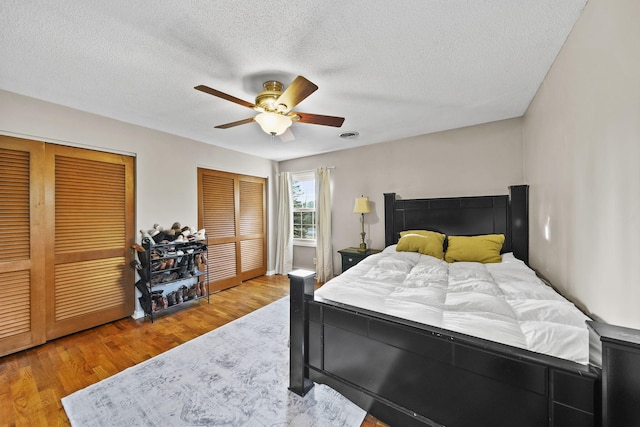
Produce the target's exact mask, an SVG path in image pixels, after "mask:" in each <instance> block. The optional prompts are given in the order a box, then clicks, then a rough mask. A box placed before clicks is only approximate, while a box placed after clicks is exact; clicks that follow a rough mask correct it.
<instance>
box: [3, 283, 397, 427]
mask: <svg viewBox="0 0 640 427" xmlns="http://www.w3.org/2000/svg"><path fill="white" fill-rule="evenodd" d="M288 294H289V280H288V278H287V277H286V276H262V277H259V278H256V279H253V280H249V281H247V282H244V283H243V284H242V285H240V286H236V287H235V288H232V289H228V290H225V291H222V292H219V293H216V294H212V295H211V302H210V304H207V302H206V300H200V301H197V302H195V303H191V304H188V305H185V306H184V307H179V308H177V309H175V310H172V311H170V312H168V313H167V314H166V315H163V316H161V317H158V318H156V319H155V321H154V323H151V322H150V321H149V320H148V319H147V320H145V319H141V320H134V319H131V318H125V319H121V320H118V321H116V322H112V323H108V324H106V325H102V326H98V327H95V328H92V329H89V330H87V331H83V332H79V333H76V334H73V335H69V336H66V337H62V338H58V339H56V340H53V341H51V342H48V343H46V344H43V345H41V346H38V347H35V348H32V349H29V350H25V351H20V352H18V353H15V354H12V355H8V356H5V357H2V358H0V426H68V425H69V420H68V419H67V416H66V414H65V412H64V409H63V408H62V404H61V403H60V399H62V398H63V397H64V396H67V395H69V394H71V393H73V392H74V391H77V390H80V389H82V388H84V387H87V386H89V385H91V384H94V383H96V382H98V381H100V380H103V379H105V378H107V377H109V376H111V375H114V374H116V373H118V372H120V371H123V370H124V369H126V368H128V367H130V366H133V365H135V364H137V363H140V362H142V361H144V360H147V359H150V358H151V357H154V356H156V355H158V354H160V353H162V352H165V351H167V350H169V349H171V348H173V347H176V346H178V345H180V344H182V343H184V342H186V341H189V340H191V339H193V338H195V337H197V336H199V335H202V334H204V333H206V332H209V331H211V330H213V329H215V328H217V327H219V326H222V325H224V324H226V323H228V322H231V321H233V320H235V319H237V318H238V317H241V316H244V315H245V314H248V313H250V312H252V311H254V310H256V309H258V308H260V307H262V306H265V305H267V304H269V303H271V302H273V301H276V300H278V299H280V298H282V297H284V296H286V295H288ZM95 303H96V304H100V296H99V295H97V296H96V301H95ZM385 426H386V424H384V423H382V422H380V421H378V420H376V419H375V418H373V417H372V416H369V415H368V416H367V417H366V418H365V420H364V422H363V423H362V427H385Z"/></svg>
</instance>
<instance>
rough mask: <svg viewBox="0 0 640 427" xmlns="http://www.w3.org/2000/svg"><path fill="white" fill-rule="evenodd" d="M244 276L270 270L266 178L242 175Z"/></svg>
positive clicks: (241, 255) (251, 277) (241, 234)
mask: <svg viewBox="0 0 640 427" xmlns="http://www.w3.org/2000/svg"><path fill="white" fill-rule="evenodd" d="M238 180H239V183H238V187H239V198H240V209H239V220H240V221H239V223H240V227H239V235H238V239H239V241H240V266H241V271H240V278H241V280H249V279H253V278H254V277H258V276H262V275H263V274H265V273H266V272H267V241H266V240H267V239H266V236H267V234H266V231H265V226H266V214H265V212H266V203H265V180H264V178H252V177H239V178H238Z"/></svg>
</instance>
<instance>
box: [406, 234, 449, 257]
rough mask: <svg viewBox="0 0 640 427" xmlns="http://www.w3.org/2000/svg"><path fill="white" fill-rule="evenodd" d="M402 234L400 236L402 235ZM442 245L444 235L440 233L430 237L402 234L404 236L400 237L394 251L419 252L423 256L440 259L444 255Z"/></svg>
mask: <svg viewBox="0 0 640 427" xmlns="http://www.w3.org/2000/svg"><path fill="white" fill-rule="evenodd" d="M403 233H404V232H403ZM403 233H400V234H401V235H402V234H403ZM443 243H444V235H443V234H440V233H433V234H430V235H424V234H409V233H404V235H402V237H400V240H398V245H397V246H396V251H398V252H419V253H421V254H423V255H431V256H432V257H436V258H438V259H442V258H443V255H444V253H443V250H442V246H443Z"/></svg>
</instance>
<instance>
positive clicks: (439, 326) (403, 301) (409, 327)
mask: <svg viewBox="0 0 640 427" xmlns="http://www.w3.org/2000/svg"><path fill="white" fill-rule="evenodd" d="M509 190H510V191H509V195H498V196H480V197H456V198H437V199H408V200H403V199H399V198H397V197H396V195H395V194H394V193H387V194H385V242H386V246H387V249H385V251H383V253H381V254H379V255H375V256H374V255H372V256H370V257H368V258H366V259H365V260H364V261H362V262H361V263H360V264H358V265H357V266H355V267H352V269H350V270H349V271H348V272H346V273H345V274H343V275H341V276H338V277H337V278H336V279H334V281H335V282H332V281H330V282H328V283H327V284H325V285H324V286H323V287H322V288H320V290H318V291H316V290H315V289H314V286H313V278H312V276H307V277H293V276H290V277H291V363H290V368H291V390H293V391H294V392H296V393H298V394H305V393H306V392H307V391H308V390H309V389H310V387H312V384H313V382H316V383H324V384H327V385H329V386H331V387H333V388H335V389H337V390H338V391H340V392H341V393H342V394H344V395H345V396H347V397H348V398H349V399H351V400H352V401H354V402H355V403H357V404H358V405H359V406H361V407H362V408H363V409H365V410H367V411H368V412H369V413H371V414H373V415H374V416H376V417H377V418H379V419H381V420H382V421H385V422H387V423H389V424H391V425H402V426H412V425H428V426H453V427H456V426H459V427H466V426H492V427H499V426H505V427H506V426H600V425H603V426H605V425H622V424H608V421H607V417H606V414H607V413H608V414H611V413H613V412H616V413H620V412H625V411H626V409H624V410H621V407H624V408H627V407H628V408H631V407H632V406H633V405H632V404H631V403H626V402H625V400H626V401H628V400H629V399H620V395H617V397H618V398H617V399H616V400H615V404H614V405H618V408H617V410H616V411H614V410H612V409H610V406H611V405H610V402H609V401H611V402H614V401H613V400H611V399H608V398H607V395H611V394H612V390H613V389H614V388H615V387H613V388H611V387H610V388H608V389H607V388H606V387H605V385H608V386H609V385H610V384H609V382H607V381H606V378H612V377H613V372H615V371H616V367H615V366H613V365H615V364H613V365H612V364H611V363H610V362H609V361H608V360H606V361H605V362H604V363H603V361H602V355H603V343H604V344H605V346H606V345H608V344H609V343H611V341H608V340H607V339H606V337H605V338H603V337H601V336H599V334H598V333H599V332H601V331H602V330H603V328H602V327H600V326H602V324H600V323H597V322H592V321H590V320H588V318H587V317H586V316H584V315H582V314H581V313H579V312H578V313H577V314H576V312H572V313H571V314H570V315H569V317H567V318H563V322H565V323H567V322H568V323H574V324H572V325H570V327H569V330H568V332H567V331H565V332H562V333H565V335H564V336H562V335H560V336H561V337H562V338H561V339H560V342H562V341H563V340H565V341H566V343H567V345H566V348H564V346H562V345H560V346H557V345H556V346H555V350H554V349H548V348H545V345H546V344H545V345H543V346H542V347H540V348H537V347H535V346H534V347H533V348H532V347H530V346H528V345H527V343H526V342H525V341H528V338H527V337H525V339H524V340H522V339H521V337H520V335H517V333H515V332H514V331H512V330H511V329H510V328H511V326H505V327H503V325H506V323H503V322H493V320H495V319H490V321H489V322H488V323H481V322H480V321H479V322H478V323H477V324H475V325H474V323H475V322H474V321H473V316H471V317H469V316H466V317H465V316H462V317H460V316H459V314H460V313H454V314H453V315H450V314H445V315H444V316H443V315H442V314H441V307H439V306H436V307H435V308H434V307H433V304H431V303H427V304H426V305H424V306H425V307H427V308H429V309H430V310H431V314H427V315H425V314H424V311H425V310H422V311H420V310H418V311H415V313H417V314H414V315H408V316H404V315H403V314H402V313H404V312H412V310H411V308H410V307H409V308H408V305H407V301H411V300H410V299H408V298H407V292H408V294H410V295H413V293H414V291H415V290H416V288H419V287H420V286H409V287H408V288H407V289H401V290H400V295H399V296H398V295H397V294H394V292H397V289H398V287H397V286H395V284H394V285H393V286H391V288H394V289H396V291H392V290H387V291H388V295H387V294H385V292H387V291H378V290H370V289H369V288H368V287H367V286H368V285H369V283H368V280H370V279H371V277H370V276H371V274H372V271H378V273H376V274H375V275H380V274H382V275H384V274H385V273H380V271H382V270H380V268H382V267H381V265H383V264H385V263H392V264H393V265H394V266H395V267H394V268H395V270H396V272H397V271H405V272H408V271H413V270H414V269H417V268H418V267H420V268H422V269H424V270H428V271H431V272H432V273H434V274H435V276H434V277H435V278H432V280H433V281H434V283H435V282H437V281H438V275H439V270H438V269H439V268H441V267H443V266H442V265H440V264H438V262H437V261H438V260H436V259H430V257H429V256H420V255H419V254H412V253H406V254H400V255H399V257H398V255H397V254H396V253H394V252H397V251H396V246H395V245H397V244H398V243H399V239H400V237H401V233H403V234H405V233H404V232H406V231H407V230H430V231H436V232H439V233H443V234H445V235H447V236H479V235H503V236H504V241H503V242H502V247H501V249H500V252H501V253H502V257H503V258H504V259H505V260H507V261H508V262H506V263H501V264H509V263H513V265H512V266H511V267H513V268H516V267H517V270H518V271H520V267H523V266H524V267H525V268H526V266H525V264H527V263H528V246H529V245H528V235H529V230H528V187H527V186H513V187H510V189H509ZM421 263H426V264H425V265H423V264H421ZM518 263H519V264H522V265H518ZM405 264H406V265H405ZM445 264H446V263H445ZM455 264H459V265H457V266H456V267H455V268H456V269H458V268H462V276H460V281H459V282H456V283H457V284H458V285H460V286H466V285H465V283H464V282H465V280H464V275H465V274H469V272H468V271H466V270H465V269H466V267H465V266H466V264H467V263H454V264H451V265H455ZM487 265H488V264H487ZM496 267H498V266H496ZM506 267H507V273H505V275H506V276H509V274H511V273H510V272H509V271H510V270H508V268H510V267H509V266H506ZM443 268H446V267H443ZM473 268H475V267H473ZM489 268H493V267H489ZM351 270H353V271H351ZM472 270H473V269H472ZM482 271H484V270H482ZM524 271H526V270H524ZM482 274H484V273H482ZM501 274H503V273H497V274H493V275H494V276H500V275H501ZM518 274H519V273H518ZM375 275H374V276H375ZM471 275H472V276H473V275H476V271H475V270H473V271H472V272H471ZM525 275H526V274H525ZM516 276H517V275H516ZM421 280H422V279H421ZM430 280H431V279H430ZM536 280H539V279H537V278H536ZM402 281H407V278H406V277H404V276H403V278H402ZM338 282H343V283H341V284H340V286H341V287H337V285H336V289H342V291H340V290H338V291H337V292H329V291H327V292H325V291H324V289H323V288H324V287H325V286H326V287H327V288H326V289H330V288H332V287H334V283H338ZM350 284H352V286H353V289H350V288H349V285H350ZM505 286H507V288H508V285H505ZM543 286H545V287H546V288H548V289H547V290H549V291H551V292H555V291H552V290H551V288H550V287H549V286H547V285H544V284H543ZM427 288H428V287H427ZM436 288H437V286H436ZM541 289H542V288H541ZM503 291H504V289H503V288H500V291H499V293H504V292H503ZM543 291H545V290H544V289H543ZM316 292H317V293H318V295H317V297H316V295H315V293H316ZM429 292H430V291H428V292H426V293H425V294H420V295H419V296H418V299H421V298H422V299H423V300H424V301H426V300H427V299H428V298H429V295H430V294H429ZM545 292H546V291H545ZM341 293H342V297H344V298H341V297H339V295H340V294H341ZM463 293H464V292H463ZM485 293H488V294H492V293H495V292H494V291H493V290H485ZM381 294H385V295H384V298H382V297H381V296H380V295H381ZM336 295H338V296H336ZM454 296H455V297H458V296H459V295H458V294H456V295H454ZM440 297H441V296H440ZM485 297H486V295H485ZM441 298H442V297H441ZM447 298H449V299H448V301H449V302H450V301H451V297H449V296H448V297H447ZM558 298H559V299H556V298H555V297H551V296H550V297H549V301H552V303H549V305H550V306H551V305H554V304H556V302H557V303H558V305H561V306H562V307H563V308H566V307H567V305H566V304H569V305H571V306H572V304H570V303H569V302H567V301H566V300H564V299H563V298H562V297H560V296H558ZM390 299H391V300H392V301H395V303H394V304H395V307H394V308H392V309H386V310H385V309H383V308H381V307H380V306H379V305H378V303H379V301H381V300H385V301H389V300H390ZM434 299H438V296H437V295H436V296H434ZM488 300H489V301H490V303H489V304H487V307H490V308H491V310H494V311H497V312H498V313H497V314H496V316H497V317H499V318H500V319H499V320H502V317H503V316H502V315H503V314H507V312H508V311H509V310H519V309H521V308H522V307H515V308H514V307H509V308H505V309H504V313H501V312H500V308H499V307H501V306H500V305H498V306H496V305H495V304H502V302H500V301H498V302H496V303H495V304H494V300H493V299H488ZM411 304H414V303H413V302H410V303H409V305H411ZM465 304H467V301H466V300H461V303H460V306H461V307H464V305H465ZM517 304H521V303H517ZM449 305H451V304H449ZM494 307H498V308H494ZM526 309H527V307H526V304H525V307H524V310H525V311H526ZM426 311H427V312H429V310H426ZM489 311H490V310H489ZM489 316H491V313H489ZM518 316H520V314H519V315H518ZM550 316H552V317H553V316H555V314H551V315H550ZM422 317H426V319H425V318H422ZM520 317H521V316H520ZM443 318H444V319H445V320H444V321H443ZM567 319H570V320H567ZM585 320H587V322H586V323H589V324H591V326H592V327H590V328H585V327H584V325H582V324H581V323H583V322H584V321H585ZM482 322H484V321H482ZM492 322H493V323H492ZM519 323H527V322H519ZM594 325H595V327H594ZM474 326H475V328H474ZM574 327H575V328H579V329H571V328H574ZM473 329H475V331H474V333H471V332H470V331H471V330H473ZM539 329H540V328H539V327H538V326H536V324H535V323H531V324H529V325H528V326H526V327H525V328H524V330H525V331H524V332H522V331H520V332H522V333H523V336H525V335H526V333H532V334H534V335H535V334H536V333H537V331H538V330H539ZM496 331H498V333H497V334H495V333H494V332H496ZM576 331H578V332H576ZM636 332H637V331H636ZM636 332H634V331H632V332H631V333H632V334H633V333H636ZM553 333H555V332H553ZM553 333H552V334H553ZM585 334H586V335H585ZM496 335H497V337H496ZM516 335H517V336H516ZM623 336H627V337H628V336H629V335H624V334H623ZM502 338H504V339H502ZM574 338H575V341H576V342H575V343H574V344H575V345H569V341H571V340H572V339H574ZM556 341H558V340H556ZM629 341H631V345H630V346H629V345H628V344H629ZM633 341H634V340H633V339H632V340H626V341H625V340H620V339H618V340H617V341H614V344H615V345H616V346H618V347H620V345H622V348H624V349H625V351H631V353H630V354H631V356H629V355H628V354H627V353H625V357H627V358H626V359H624V360H626V361H629V362H628V363H626V365H625V366H624V368H625V369H626V370H627V372H629V369H632V372H633V370H635V372H640V371H639V370H638V368H637V363H636V361H637V359H638V354H640V338H639V339H638V343H633ZM621 343H622V344H621ZM556 344H557V343H556ZM636 344H637V345H638V347H639V348H638V349H636V348H634V346H635V345H636ZM607 348H608V347H607ZM576 349H577V350H576ZM629 349H630V350H629ZM636 350H637V351H636ZM604 354H605V356H606V355H608V354H609V353H608V350H607V351H604ZM603 366H604V368H603ZM616 366H617V365H616ZM603 378H604V379H605V380H603ZM616 378H618V377H616ZM616 384H620V385H622V384H621V382H620V381H616ZM636 386H637V384H635V383H631V384H626V385H622V387H627V389H630V390H634V387H636ZM616 387H617V386H616ZM620 405H621V406H620ZM628 412H629V413H625V414H624V415H623V418H619V419H618V420H619V421H623V422H625V423H626V422H628V421H629V420H637V419H638V418H634V417H636V415H635V414H631V412H633V410H629V411H628ZM626 425H631V424H626Z"/></svg>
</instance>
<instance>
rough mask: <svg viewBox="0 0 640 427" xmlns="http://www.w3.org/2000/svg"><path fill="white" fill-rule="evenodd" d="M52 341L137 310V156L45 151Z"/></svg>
mask: <svg viewBox="0 0 640 427" xmlns="http://www.w3.org/2000/svg"><path fill="white" fill-rule="evenodd" d="M46 164H47V169H46V173H45V177H46V181H45V182H46V184H45V185H46V193H45V194H46V199H45V203H46V205H47V229H48V230H51V232H50V233H47V238H45V239H43V240H44V244H45V247H46V256H45V264H46V283H47V295H46V297H47V339H51V338H56V337H60V336H63V335H66V334H69V333H73V332H76V331H80V330H84V329H87V328H90V327H93V326H96V325H100V324H103V323H106V322H110V321H113V320H116V319H120V318H123V317H126V316H130V315H131V314H132V313H133V309H134V286H133V283H134V271H133V269H132V268H131V267H130V266H129V263H130V262H131V261H132V260H133V255H132V252H131V249H130V247H131V245H132V244H133V243H134V241H135V240H134V239H135V235H134V226H133V225H134V220H133V215H134V199H133V195H134V188H133V158H132V157H128V156H121V155H117V154H109V153H102V152H97V151H91V150H83V149H78V148H72V147H65V146H59V145H47V147H46Z"/></svg>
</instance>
